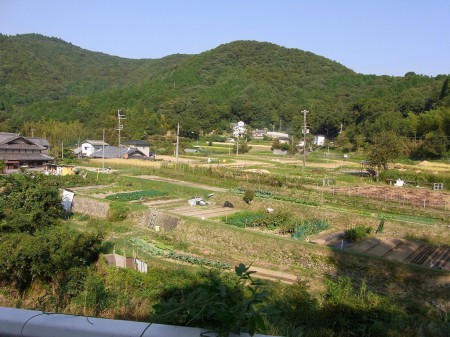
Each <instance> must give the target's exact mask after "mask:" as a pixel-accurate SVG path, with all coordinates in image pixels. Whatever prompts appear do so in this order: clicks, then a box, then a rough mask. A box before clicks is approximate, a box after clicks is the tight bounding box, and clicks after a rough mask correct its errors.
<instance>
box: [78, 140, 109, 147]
mask: <svg viewBox="0 0 450 337" xmlns="http://www.w3.org/2000/svg"><path fill="white" fill-rule="evenodd" d="M84 143H89V144H91V145H92V146H103V145H105V146H108V143H105V142H104V141H103V140H93V139H86V140H85V141H84Z"/></svg>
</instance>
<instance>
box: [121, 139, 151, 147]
mask: <svg viewBox="0 0 450 337" xmlns="http://www.w3.org/2000/svg"><path fill="white" fill-rule="evenodd" d="M122 144H123V145H134V146H150V145H151V144H149V143H148V142H147V141H145V140H127V141H124V142H122Z"/></svg>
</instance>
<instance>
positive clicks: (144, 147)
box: [122, 140, 151, 157]
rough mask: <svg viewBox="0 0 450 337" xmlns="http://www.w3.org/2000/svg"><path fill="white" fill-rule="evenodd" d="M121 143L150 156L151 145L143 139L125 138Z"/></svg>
mask: <svg viewBox="0 0 450 337" xmlns="http://www.w3.org/2000/svg"><path fill="white" fill-rule="evenodd" d="M122 145H125V146H127V147H130V148H133V149H137V150H139V151H140V152H142V153H143V154H144V155H145V156H147V157H150V146H151V145H150V144H149V143H147V142H146V141H145V140H127V141H125V142H122Z"/></svg>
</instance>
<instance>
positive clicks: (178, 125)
mask: <svg viewBox="0 0 450 337" xmlns="http://www.w3.org/2000/svg"><path fill="white" fill-rule="evenodd" d="M179 143H180V123H178V124H177V146H176V148H175V157H176V158H177V163H178V146H179Z"/></svg>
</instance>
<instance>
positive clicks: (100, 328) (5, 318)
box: [0, 307, 265, 337]
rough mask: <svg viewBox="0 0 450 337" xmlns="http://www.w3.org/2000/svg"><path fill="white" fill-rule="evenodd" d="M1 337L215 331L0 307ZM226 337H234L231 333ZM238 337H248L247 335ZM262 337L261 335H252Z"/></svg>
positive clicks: (198, 336)
mask: <svg viewBox="0 0 450 337" xmlns="http://www.w3.org/2000/svg"><path fill="white" fill-rule="evenodd" d="M0 336H1V337H21V336H25V337H122V336H123V337H125V336H126V337H214V336H217V333H216V332H211V331H208V330H205V329H200V328H189V327H181V326H172V325H164V324H152V323H144V322H132V321H122V320H113V319H105V318H94V317H86V316H74V315H63V314H56V313H48V312H42V311H35V310H24V309H14V308H5V307H0ZM230 336H236V335H233V334H231V335H230ZM241 336H245V337H249V335H248V334H241ZM255 336H259V337H263V336H265V335H255Z"/></svg>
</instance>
